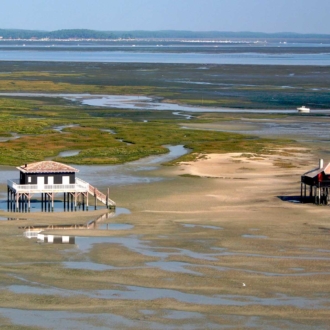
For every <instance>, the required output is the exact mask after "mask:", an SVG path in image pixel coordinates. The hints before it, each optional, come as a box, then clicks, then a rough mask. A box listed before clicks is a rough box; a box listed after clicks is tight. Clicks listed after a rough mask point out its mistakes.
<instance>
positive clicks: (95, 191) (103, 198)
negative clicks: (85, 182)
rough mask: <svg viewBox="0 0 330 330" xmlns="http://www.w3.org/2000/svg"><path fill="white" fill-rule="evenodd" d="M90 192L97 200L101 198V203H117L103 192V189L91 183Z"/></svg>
mask: <svg viewBox="0 0 330 330" xmlns="http://www.w3.org/2000/svg"><path fill="white" fill-rule="evenodd" d="M88 192H89V193H90V194H91V195H93V196H95V197H96V199H97V200H99V201H100V202H101V203H103V204H105V205H107V206H108V207H109V206H116V203H115V202H114V201H113V200H112V199H110V198H109V197H108V196H107V195H105V194H103V193H102V192H101V191H99V190H98V189H97V188H95V187H93V186H92V185H91V184H90V185H89V189H88Z"/></svg>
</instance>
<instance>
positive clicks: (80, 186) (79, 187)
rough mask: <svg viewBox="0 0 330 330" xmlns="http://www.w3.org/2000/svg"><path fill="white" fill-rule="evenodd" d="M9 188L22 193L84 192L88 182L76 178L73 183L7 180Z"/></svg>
mask: <svg viewBox="0 0 330 330" xmlns="http://www.w3.org/2000/svg"><path fill="white" fill-rule="evenodd" d="M7 184H8V186H9V187H10V188H12V189H14V190H16V191H18V192H23V193H33V192H40V193H42V192H63V191H68V192H71V191H72V192H85V191H87V190H88V183H87V182H84V181H82V180H80V179H78V178H77V179H76V183H74V184H42V185H38V184H18V183H17V181H16V180H7Z"/></svg>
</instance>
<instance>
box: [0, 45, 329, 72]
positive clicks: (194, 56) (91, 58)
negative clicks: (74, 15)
mask: <svg viewBox="0 0 330 330" xmlns="http://www.w3.org/2000/svg"><path fill="white" fill-rule="evenodd" d="M0 61H46V62H54V61H55V62H104V63H116V62H117V63H179V64H242V65H316V66H328V65H330V44H324V43H317V42H310V43H288V42H282V41H280V42H271V43H267V42H256V41H254V42H248V41H244V40H242V41H239V42H238V41H235V42H234V41H230V40H229V41H228V40H227V41H226V42H224V41H219V40H213V41H212V40H211V41H210V40H208V41H207V42H206V41H199V42H197V41H195V42H191V41H189V42H188V41H182V42H178V41H172V42H171V41H163V42H162V41H159V42H149V41H147V42H144V41H134V40H133V41H129V42H126V43H124V44H123V43H121V44H116V43H115V42H110V43H98V42H92V41H91V42H86V41H84V42H81V41H77V42H73V41H70V42H66V43H64V42H53V43H50V42H31V41H12V42H2V41H0Z"/></svg>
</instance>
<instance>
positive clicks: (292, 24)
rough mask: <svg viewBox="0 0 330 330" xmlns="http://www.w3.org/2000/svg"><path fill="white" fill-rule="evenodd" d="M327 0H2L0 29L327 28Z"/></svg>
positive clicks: (329, 27) (329, 25)
mask: <svg viewBox="0 0 330 330" xmlns="http://www.w3.org/2000/svg"><path fill="white" fill-rule="evenodd" d="M329 16H330V0H2V1H1V6H0V29H28V30H46V31H53V30H60V29H82V28H83V29H92V30H99V31H119V30H120V31H129V30H190V31H233V32H238V31H252V32H270V33H272V32H298V33H324V34H330V19H329Z"/></svg>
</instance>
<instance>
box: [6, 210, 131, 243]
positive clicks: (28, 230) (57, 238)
mask: <svg viewBox="0 0 330 330" xmlns="http://www.w3.org/2000/svg"><path fill="white" fill-rule="evenodd" d="M117 211H118V212H106V213H104V214H102V215H101V216H99V217H98V218H97V219H96V220H91V221H89V222H88V223H87V224H84V223H80V224H79V223H75V224H58V225H52V224H47V225H27V226H20V227H18V229H23V230H25V231H24V233H23V235H24V236H25V237H26V238H29V239H31V238H37V239H38V241H39V242H44V243H57V244H75V236H66V235H51V234H47V235H45V234H42V232H43V231H45V230H54V229H57V230H58V229H60V230H68V229H69V230H70V229H81V230H84V229H85V230H91V229H98V230H128V229H132V228H133V227H134V226H133V225H130V224H126V223H103V222H104V221H107V220H108V219H110V218H112V217H114V216H117V215H119V214H129V213H130V211H129V210H128V209H126V208H118V210H117ZM7 219H8V220H9V218H7ZM14 220H17V219H16V218H14ZM25 220H26V219H25Z"/></svg>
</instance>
